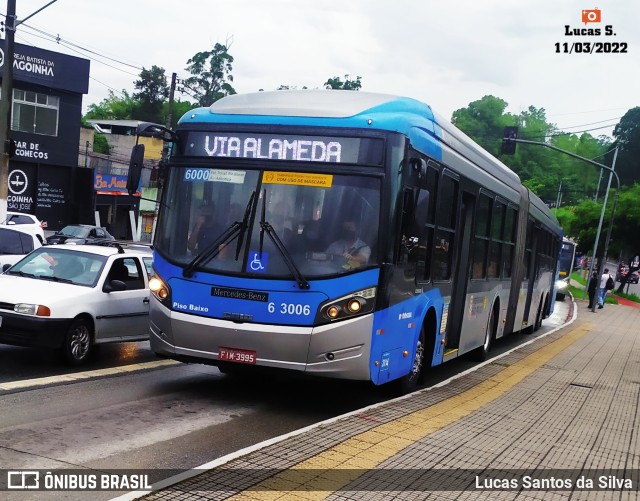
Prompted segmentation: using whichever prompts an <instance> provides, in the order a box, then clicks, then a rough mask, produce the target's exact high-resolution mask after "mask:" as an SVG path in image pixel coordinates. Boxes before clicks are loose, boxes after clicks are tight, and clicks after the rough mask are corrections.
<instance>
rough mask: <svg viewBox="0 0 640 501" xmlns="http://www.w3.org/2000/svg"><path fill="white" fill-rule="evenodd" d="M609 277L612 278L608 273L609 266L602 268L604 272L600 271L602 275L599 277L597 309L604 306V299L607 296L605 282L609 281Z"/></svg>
mask: <svg viewBox="0 0 640 501" xmlns="http://www.w3.org/2000/svg"><path fill="white" fill-rule="evenodd" d="M609 279H611V280H613V278H611V275H609V268H605V269H604V273H602V276H601V277H600V287H599V289H598V309H599V310H601V309H602V308H604V300H605V298H606V297H607V291H608V289H607V282H608V281H609Z"/></svg>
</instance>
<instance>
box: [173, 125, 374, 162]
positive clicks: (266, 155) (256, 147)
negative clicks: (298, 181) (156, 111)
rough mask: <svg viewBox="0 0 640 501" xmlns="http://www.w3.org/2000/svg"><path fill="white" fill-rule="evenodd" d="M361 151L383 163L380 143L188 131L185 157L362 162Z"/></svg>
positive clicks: (355, 139) (315, 137) (356, 139)
mask: <svg viewBox="0 0 640 501" xmlns="http://www.w3.org/2000/svg"><path fill="white" fill-rule="evenodd" d="M361 148H367V150H369V149H371V148H373V149H374V151H376V154H375V155H373V156H372V155H371V151H367V152H366V154H365V157H368V158H375V157H377V158H376V159H375V160H376V161H375V162H373V163H374V164H376V165H379V164H380V162H381V161H382V140H379V139H372V138H362V139H361V138H353V137H351V138H345V137H326V136H292V135H274V134H247V133H224V132H217V133H211V132H190V133H189V135H188V140H187V146H186V148H185V153H184V154H185V155H186V156H196V157H226V158H255V159H267V160H292V161H300V162H328V163H363V162H362V160H360V161H359V158H360V157H361Z"/></svg>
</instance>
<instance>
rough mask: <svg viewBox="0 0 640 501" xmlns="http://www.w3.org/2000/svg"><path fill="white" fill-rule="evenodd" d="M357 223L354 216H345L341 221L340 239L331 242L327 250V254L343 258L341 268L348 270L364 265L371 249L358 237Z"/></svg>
mask: <svg viewBox="0 0 640 501" xmlns="http://www.w3.org/2000/svg"><path fill="white" fill-rule="evenodd" d="M358 231H359V227H358V223H357V221H356V220H355V219H354V218H347V219H345V220H344V221H343V222H342V230H341V231H340V239H338V240H336V241H335V242H333V243H332V244H331V245H329V247H327V250H326V251H325V252H326V253H328V254H334V255H339V256H342V257H344V258H345V264H344V266H343V268H345V269H347V270H349V269H352V268H358V267H360V266H364V265H366V264H367V262H368V261H369V257H370V256H371V249H370V248H369V246H368V245H367V244H366V243H365V242H363V241H362V240H360V238H359V237H358Z"/></svg>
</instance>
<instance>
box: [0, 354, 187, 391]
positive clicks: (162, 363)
mask: <svg viewBox="0 0 640 501" xmlns="http://www.w3.org/2000/svg"><path fill="white" fill-rule="evenodd" d="M179 363H180V362H176V361H175V360H157V361H154V362H143V363H140V364H131V365H123V366H120V367H109V368H107V369H99V370H96V371H85V372H74V373H73V374H61V375H59V376H48V377H40V378H35V379H23V380H21V381H10V382H6V383H0V391H10V390H24V389H25V388H33V387H35V386H49V385H53V384H60V383H75V382H77V381H81V380H83V379H91V378H96V377H104V376H115V375H118V374H123V373H131V372H137V371H143V370H147V369H155V368H157V367H169V366H171V365H177V364H179Z"/></svg>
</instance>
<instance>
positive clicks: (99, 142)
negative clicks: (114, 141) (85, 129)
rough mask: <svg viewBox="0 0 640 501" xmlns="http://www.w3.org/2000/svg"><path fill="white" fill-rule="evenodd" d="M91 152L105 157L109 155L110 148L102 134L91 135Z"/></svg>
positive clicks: (96, 132)
mask: <svg viewBox="0 0 640 501" xmlns="http://www.w3.org/2000/svg"><path fill="white" fill-rule="evenodd" d="M93 151H94V152H96V153H103V154H105V155H110V154H111V146H109V142H108V141H107V138H106V137H104V134H100V133H99V132H98V131H95V132H94V133H93Z"/></svg>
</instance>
